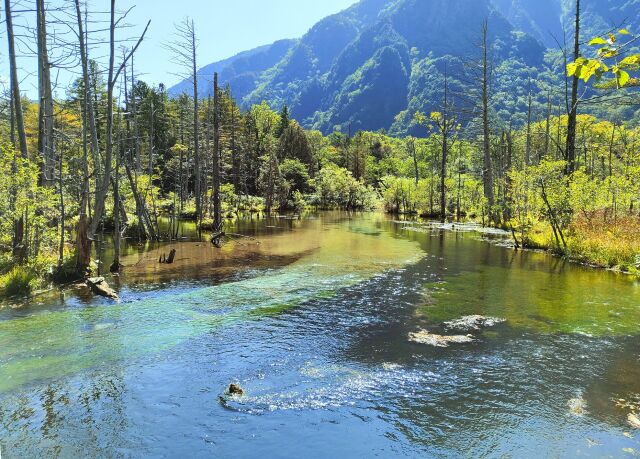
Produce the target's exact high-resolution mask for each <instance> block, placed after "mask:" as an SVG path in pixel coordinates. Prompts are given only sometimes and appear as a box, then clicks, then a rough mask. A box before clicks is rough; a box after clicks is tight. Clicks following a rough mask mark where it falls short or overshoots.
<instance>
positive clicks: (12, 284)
mask: <svg viewBox="0 0 640 459" xmlns="http://www.w3.org/2000/svg"><path fill="white" fill-rule="evenodd" d="M35 279H36V275H35V273H34V272H33V271H32V270H30V269H29V268H25V267H24V266H16V267H14V268H13V269H12V270H11V271H9V272H8V273H7V274H5V275H3V276H1V277H0V289H2V292H3V294H4V295H6V296H16V295H28V294H29V293H31V290H32V289H33V285H34V281H35Z"/></svg>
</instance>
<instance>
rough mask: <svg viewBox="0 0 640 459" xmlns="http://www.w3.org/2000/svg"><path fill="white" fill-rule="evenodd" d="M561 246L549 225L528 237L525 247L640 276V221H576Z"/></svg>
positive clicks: (584, 263) (540, 227)
mask: <svg viewBox="0 0 640 459" xmlns="http://www.w3.org/2000/svg"><path fill="white" fill-rule="evenodd" d="M565 242H566V247H564V246H563V245H558V244H557V242H556V241H555V240H554V239H553V236H552V235H551V234H550V230H549V228H548V225H543V224H539V225H537V226H536V227H534V228H533V229H532V230H531V232H530V233H529V234H528V241H527V243H526V244H525V246H524V248H530V249H543V250H546V251H549V252H552V253H554V254H555V255H558V256H561V257H565V258H567V259H569V260H570V261H572V262H576V263H580V264H583V265H587V266H590V267H593V268H601V269H608V270H612V271H617V272H621V273H625V274H629V275H632V276H636V277H640V220H639V219H638V218H634V217H626V218H620V219H616V220H613V221H603V220H601V219H592V220H587V219H586V218H579V219H576V220H575V221H574V222H572V224H571V225H570V226H569V228H568V231H567V234H566V235H565Z"/></svg>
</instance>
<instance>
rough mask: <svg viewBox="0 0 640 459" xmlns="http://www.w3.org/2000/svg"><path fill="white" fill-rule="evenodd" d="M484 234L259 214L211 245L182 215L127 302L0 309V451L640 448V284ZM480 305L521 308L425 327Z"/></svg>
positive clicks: (144, 453)
mask: <svg viewBox="0 0 640 459" xmlns="http://www.w3.org/2000/svg"><path fill="white" fill-rule="evenodd" d="M468 229H469V228H468V227H464V226H459V227H454V228H452V229H451V228H447V229H441V228H439V226H438V225H430V224H423V223H415V222H400V221H394V220H393V219H392V218H390V217H387V216H385V215H382V214H378V213H365V214H347V213H338V212H329V213H318V214H311V215H309V216H306V217H305V218H294V217H286V218H285V217H281V218H279V217H274V218H270V219H259V218H256V217H254V218H252V219H241V220H238V221H236V222H235V223H228V224H227V231H228V232H229V233H233V234H234V237H233V239H232V241H230V242H227V243H226V244H225V245H224V246H223V248H222V249H216V248H215V247H213V246H211V245H210V244H209V243H207V242H197V241H195V240H192V239H190V238H189V236H192V234H191V232H190V230H189V227H186V230H185V231H184V233H185V239H184V240H182V241H181V242H176V243H172V244H163V245H161V246H157V247H150V246H136V245H130V246H127V248H126V250H125V252H126V256H125V257H124V259H123V264H124V265H125V270H124V272H123V274H122V275H121V276H120V277H119V278H116V279H112V278H110V277H108V281H109V282H110V283H111V284H112V285H114V286H116V288H117V290H118V291H119V294H120V297H121V299H120V301H118V302H113V301H110V300H107V299H103V298H96V297H93V296H92V295H90V294H88V293H87V291H86V289H85V288H81V287H78V288H75V289H68V290H65V291H64V292H53V293H49V294H45V295H41V296H37V297H35V298H33V299H31V300H29V301H27V302H22V303H19V304H9V303H6V304H3V305H2V306H0V448H1V451H2V458H3V459H4V458H12V457H43V456H47V457H94V456H99V457H105V456H106V457H165V456H168V457H176V456H183V457H259V456H263V457H270V458H271V457H306V458H314V457H371V456H379V457H483V456H488V457H544V456H551V457H603V456H614V457H618V456H624V455H627V456H629V457H633V455H638V454H640V430H634V429H633V426H631V425H630V424H629V422H628V416H629V415H630V414H633V413H636V414H640V283H639V282H638V281H635V280H633V279H632V278H630V277H627V276H624V275H621V274H615V273H611V272H606V271H600V270H593V269H589V268H585V267H582V266H578V265H574V264H570V263H567V262H565V261H563V260H561V259H558V258H553V257H551V256H549V255H547V254H544V253H534V252H516V251H514V250H512V249H511V248H508V247H506V244H504V243H503V239H504V238H505V236H504V235H501V234H496V233H494V232H482V231H480V232H478V231H469V230H468ZM239 234H242V235H243V237H240V236H238V235H239ZM171 248H175V249H176V250H177V255H176V261H175V263H174V264H173V265H161V264H159V263H157V260H158V258H159V257H160V255H161V254H162V253H168V251H169V250H170V249H171ZM100 253H101V254H102V257H103V261H104V263H103V266H108V265H109V264H110V261H111V260H110V259H109V248H108V247H105V249H104V251H102V250H101V251H100ZM468 314H483V315H488V316H494V317H500V318H504V319H506V322H504V323H501V324H498V325H496V326H495V327H491V328H487V329H484V330H481V331H479V332H476V333H474V334H473V338H474V341H473V342H471V343H461V344H451V345H450V346H449V347H433V346H430V345H427V344H419V343H415V342H411V341H410V340H409V334H411V333H414V332H417V331H420V330H430V331H433V332H437V333H444V331H443V330H444V329H443V327H442V323H443V322H445V321H447V320H451V319H456V318H459V317H461V316H464V315H468ZM230 383H237V384H240V385H241V386H242V388H243V389H244V391H245V394H244V395H243V396H241V397H232V398H229V397H226V396H225V395H224V392H225V389H226V387H228V385H229V384H230Z"/></svg>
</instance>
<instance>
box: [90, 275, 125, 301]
mask: <svg viewBox="0 0 640 459" xmlns="http://www.w3.org/2000/svg"><path fill="white" fill-rule="evenodd" d="M86 284H87V286H88V287H89V288H90V289H91V291H92V292H93V293H94V294H96V295H99V296H103V297H105V298H111V299H112V300H117V299H118V294H117V293H116V292H115V291H114V290H113V289H112V288H111V287H109V284H107V282H106V281H105V280H104V277H90V278H88V279H87V280H86Z"/></svg>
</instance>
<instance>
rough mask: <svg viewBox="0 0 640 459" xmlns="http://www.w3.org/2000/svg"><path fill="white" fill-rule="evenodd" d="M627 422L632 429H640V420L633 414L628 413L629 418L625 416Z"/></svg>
mask: <svg viewBox="0 0 640 459" xmlns="http://www.w3.org/2000/svg"><path fill="white" fill-rule="evenodd" d="M627 422H628V423H629V425H630V426H631V427H633V428H634V429H640V418H638V416H636V415H635V414H633V413H629V416H627Z"/></svg>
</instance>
